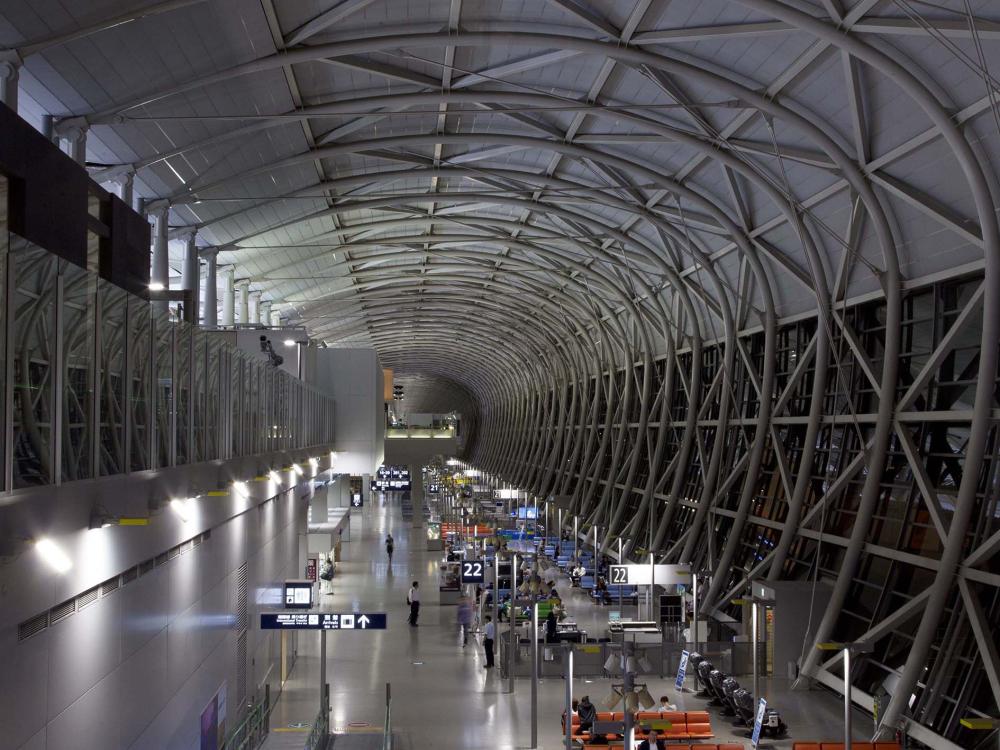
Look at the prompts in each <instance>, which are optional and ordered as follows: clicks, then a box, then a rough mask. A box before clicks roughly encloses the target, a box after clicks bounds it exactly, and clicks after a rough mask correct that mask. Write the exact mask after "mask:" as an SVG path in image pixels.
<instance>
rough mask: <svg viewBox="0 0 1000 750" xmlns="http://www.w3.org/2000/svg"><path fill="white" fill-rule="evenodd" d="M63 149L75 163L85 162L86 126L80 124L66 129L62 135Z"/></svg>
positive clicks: (81, 163)
mask: <svg viewBox="0 0 1000 750" xmlns="http://www.w3.org/2000/svg"><path fill="white" fill-rule="evenodd" d="M62 139H63V151H64V152H65V153H66V154H67V155H69V157H70V158H71V159H72V160H73V161H75V162H76V163H77V164H79V165H81V166H83V165H85V164H86V163H87V128H86V127H83V126H80V127H74V128H71V129H68V130H66V131H65V134H64V135H63V136H62Z"/></svg>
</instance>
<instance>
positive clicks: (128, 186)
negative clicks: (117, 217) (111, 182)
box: [115, 172, 135, 208]
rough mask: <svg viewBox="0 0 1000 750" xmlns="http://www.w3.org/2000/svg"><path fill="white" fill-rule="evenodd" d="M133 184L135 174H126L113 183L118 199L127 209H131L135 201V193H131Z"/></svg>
mask: <svg viewBox="0 0 1000 750" xmlns="http://www.w3.org/2000/svg"><path fill="white" fill-rule="evenodd" d="M134 182H135V172H126V173H125V174H123V175H120V176H119V177H118V179H117V180H116V181H115V183H116V188H117V193H118V197H119V198H121V199H122V202H123V203H124V204H125V205H126V206H128V207H129V208H133V207H134V206H133V204H134V201H135V192H134V191H133V184H134Z"/></svg>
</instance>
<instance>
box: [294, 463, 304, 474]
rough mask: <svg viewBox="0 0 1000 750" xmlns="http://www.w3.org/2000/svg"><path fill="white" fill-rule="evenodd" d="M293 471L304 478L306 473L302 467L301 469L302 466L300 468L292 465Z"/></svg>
mask: <svg viewBox="0 0 1000 750" xmlns="http://www.w3.org/2000/svg"><path fill="white" fill-rule="evenodd" d="M292 471H294V472H295V473H296V474H298V475H299V476H300V477H301V476H302V475H303V474H305V472H304V471H302V467H301V466H299V465H298V464H292Z"/></svg>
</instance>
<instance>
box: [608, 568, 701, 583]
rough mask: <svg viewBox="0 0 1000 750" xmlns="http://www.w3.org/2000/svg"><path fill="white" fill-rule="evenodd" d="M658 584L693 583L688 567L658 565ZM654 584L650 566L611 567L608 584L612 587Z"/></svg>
mask: <svg viewBox="0 0 1000 750" xmlns="http://www.w3.org/2000/svg"><path fill="white" fill-rule="evenodd" d="M655 568H656V571H655V573H656V583H657V584H659V585H662V586H667V585H670V584H676V583H691V568H690V566H688V565H656V566H655ZM652 582H653V578H652V572H651V571H650V566H649V565H609V566H608V583H609V584H610V585H612V586H648V585H649V584H650V583H652Z"/></svg>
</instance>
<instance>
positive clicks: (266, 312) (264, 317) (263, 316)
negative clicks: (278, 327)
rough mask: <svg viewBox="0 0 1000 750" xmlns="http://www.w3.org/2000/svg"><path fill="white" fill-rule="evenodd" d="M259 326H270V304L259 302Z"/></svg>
mask: <svg viewBox="0 0 1000 750" xmlns="http://www.w3.org/2000/svg"><path fill="white" fill-rule="evenodd" d="M260 324H261V325H265V326H268V325H271V303H270V302H261V303H260Z"/></svg>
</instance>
